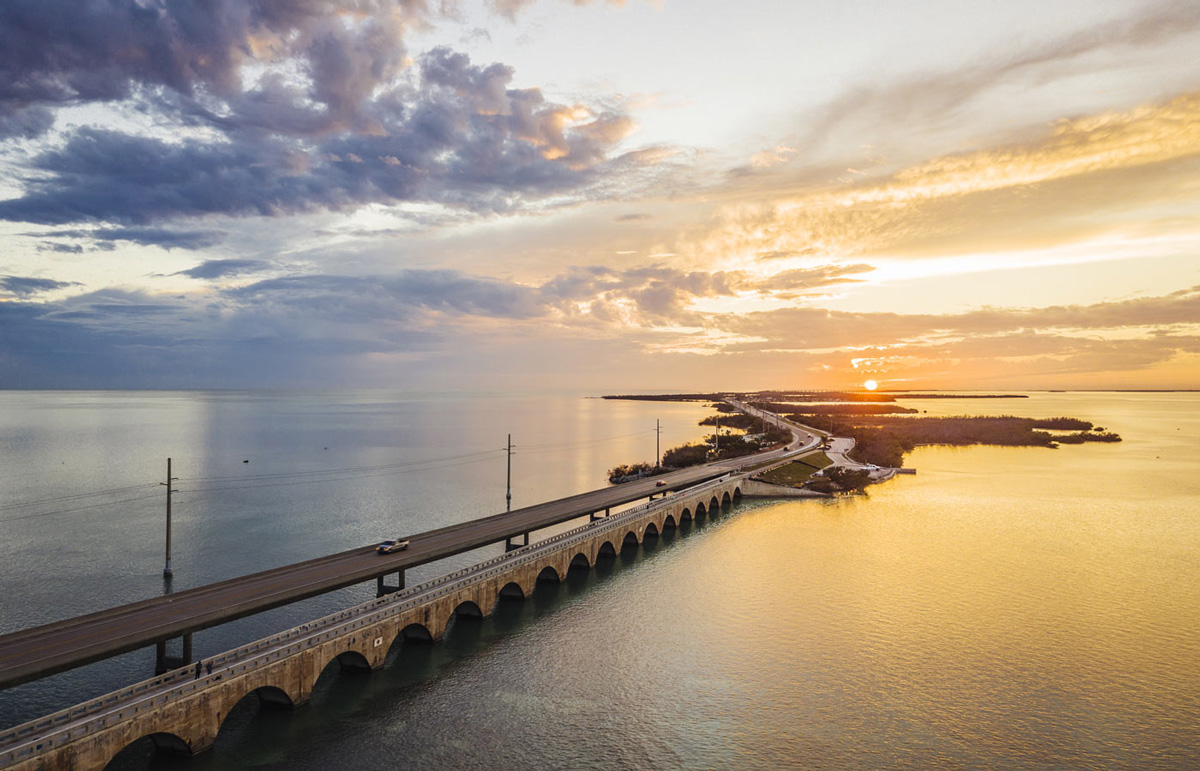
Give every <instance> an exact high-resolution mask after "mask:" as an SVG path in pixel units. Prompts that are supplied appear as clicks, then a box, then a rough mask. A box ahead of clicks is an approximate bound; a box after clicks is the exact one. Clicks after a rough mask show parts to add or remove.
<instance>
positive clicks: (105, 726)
mask: <svg viewBox="0 0 1200 771" xmlns="http://www.w3.org/2000/svg"><path fill="white" fill-rule="evenodd" d="M794 451H795V450H794V449H793V451H792V452H789V453H787V454H788V455H789V456H790V455H791V454H794ZM755 460H756V461H757V462H758V463H762V462H763V457H762V456H758V457H757V458H756V459H755ZM747 476H748V475H747V474H746V473H736V472H725V473H723V474H722V475H721V476H719V477H717V478H716V479H712V480H709V481H706V482H703V483H701V484H698V485H696V486H693V487H689V488H687V489H684V490H681V491H679V492H675V493H672V494H668V495H665V496H664V497H661V498H657V499H653V500H650V501H648V502H646V503H643V504H641V505H639V506H636V507H634V508H632V509H629V510H626V511H623V512H620V513H616V514H612V515H611V516H606V517H600V518H597V519H593V520H592V521H589V522H588V523H587V524H584V525H581V526H579V527H576V528H574V529H572V530H569V531H567V532H564V533H560V534H558V535H555V536H552V537H550V538H547V539H545V540H542V541H538V542H535V543H531V544H527V545H523V546H520V547H518V548H515V549H513V550H511V551H508V552H506V553H505V554H504V555H502V556H498V557H494V558H492V559H490V560H487V561H484V562H482V563H480V564H478V565H474V566H472V567H469V568H465V569H462V570H459V571H456V572H454V573H450V574H448V575H445V576H442V577H440V578H437V579H435V580H432V581H429V582H426V583H423V584H419V585H416V586H411V587H407V588H404V589H400V590H398V591H394V592H390V593H387V594H385V595H384V596H382V597H379V598H377V599H375V600H373V601H371V602H367V603H364V604H362V605H359V606H357V607H354V608H350V609H348V610H344V611H341V612H339V613H335V614H333V615H330V616H326V617H325V618H322V619H318V620H316V621H313V622H311V623H307V624H302V625H301V626H298V627H295V628H293V629H289V630H287V631H285V632H282V633H279V634H276V635H274V636H271V637H268V638H265V639H262V640H258V641H256V642H254V643H251V644H249V645H246V646H243V647H241V648H238V649H236V650H232V651H229V652H227V653H223V654H221V655H219V656H216V657H215V658H212V659H208V660H206V662H205V663H206V664H211V671H209V670H208V669H204V670H201V671H197V670H196V669H195V668H193V667H191V666H186V667H182V668H179V669H175V670H173V671H171V672H167V673H165V674H163V675H162V676H159V677H156V678H154V679H152V680H147V681H144V682H141V683H138V684H137V685H134V686H132V687H129V688H126V689H123V690H120V691H117V692H115V693H111V694H108V695H107V696H103V697H101V698H98V699H94V700H92V701H89V702H86V703H83V704H80V705H77V706H75V707H72V708H70V709H67V710H63V711H61V712H58V713H55V714H53V715H49V716H47V717H44V718H41V719H39V720H35V721H32V722H29V723H26V724H24V725H20V726H17V727H15V728H12V729H8V730H6V731H2V732H0V768H4V769H8V768H11V769H14V770H15V771H34V769H38V770H39V771H57V770H58V769H101V768H104V766H105V765H107V764H108V763H109V762H110V761H111V760H112V758H113V757H115V756H116V755H117V754H118V753H119V752H120V751H121V750H122V749H124V748H125V747H126V746H128V745H129V744H131V743H132V742H134V741H137V740H139V739H142V738H144V737H150V738H151V739H152V740H153V741H154V743H155V745H156V746H158V747H159V748H162V749H168V750H174V751H179V752H191V753H195V752H200V751H203V750H205V749H208V748H209V747H211V746H212V744H213V743H214V742H215V741H216V738H217V734H218V732H219V731H220V728H221V724H222V722H223V721H224V720H225V718H226V717H227V716H228V715H229V713H230V712H231V711H232V710H233V708H234V707H235V706H236V705H237V704H238V703H239V702H240V701H242V699H244V698H246V697H248V696H250V695H251V694H256V695H257V696H258V697H259V698H260V699H262V700H263V701H264V702H267V703H275V704H282V705H290V706H294V705H298V704H303V703H304V702H306V701H307V700H308V698H309V696H310V694H311V693H312V690H313V686H314V684H315V683H316V682H317V679H318V678H319V677H320V675H321V673H322V672H323V671H324V670H325V669H326V668H327V667H330V666H334V665H335V662H337V664H336V665H337V666H344V667H358V668H363V669H374V668H378V667H381V666H382V665H383V662H384V660H385V658H386V657H387V654H388V652H389V650H390V649H391V648H392V646H394V645H397V644H403V643H404V642H405V641H407V640H422V641H433V640H438V639H440V638H441V637H442V635H443V634H444V632H445V630H446V628H447V626H448V625H449V624H450V622H451V620H452V619H453V618H455V617H456V616H477V617H486V616H489V615H491V614H492V612H493V611H494V609H495V607H496V605H497V603H498V602H501V601H503V600H504V599H505V598H513V599H524V598H525V597H528V596H529V595H530V593H531V592H532V591H533V589H534V587H535V585H536V583H537V582H538V581H561V580H563V579H564V578H565V577H566V575H567V572H568V571H569V570H572V569H587V568H590V567H592V566H593V565H595V563H596V561H597V560H598V559H601V558H603V557H604V556H605V555H614V556H615V555H616V553H617V552H619V551H620V550H621V549H622V548H624V547H625V546H632V545H636V544H640V543H641V542H642V541H643V540H644V539H646V538H653V537H656V536H657V535H659V534H660V533H662V532H663V531H664V530H668V529H671V528H675V527H677V526H678V525H679V524H680V523H682V522H686V521H689V520H692V519H696V518H700V517H704V516H706V515H709V514H711V513H712V512H714V511H716V510H717V509H719V507H721V506H722V505H726V504H729V503H731V502H732V501H734V500H736V499H737V498H739V497H741V496H742V486H743V484H744V483H745V482H746V479H747ZM660 489H661V488H660ZM414 545H415V541H414ZM314 562H315V563H318V564H323V563H322V562H321V561H320V560H315V561H314ZM302 564H306V563H302Z"/></svg>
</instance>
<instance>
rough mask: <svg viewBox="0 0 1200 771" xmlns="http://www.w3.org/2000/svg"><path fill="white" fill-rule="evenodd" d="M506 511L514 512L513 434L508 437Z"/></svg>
mask: <svg viewBox="0 0 1200 771" xmlns="http://www.w3.org/2000/svg"><path fill="white" fill-rule="evenodd" d="M504 509H505V511H512V434H509V435H508V479H507V482H506V490H505V493H504Z"/></svg>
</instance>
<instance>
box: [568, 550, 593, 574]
mask: <svg viewBox="0 0 1200 771" xmlns="http://www.w3.org/2000/svg"><path fill="white" fill-rule="evenodd" d="M591 566H592V561H591V560H590V559H588V556H587V555H586V554H584V553H583V552H578V553H576V554H575V556H574V557H572V558H571V564H570V565H568V566H567V570H587V569H589V568H590V567H591Z"/></svg>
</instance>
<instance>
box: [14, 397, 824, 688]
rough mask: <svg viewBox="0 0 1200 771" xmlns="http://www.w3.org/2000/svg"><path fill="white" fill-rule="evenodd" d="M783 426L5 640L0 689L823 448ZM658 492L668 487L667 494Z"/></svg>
mask: <svg viewBox="0 0 1200 771" xmlns="http://www.w3.org/2000/svg"><path fill="white" fill-rule="evenodd" d="M734 406H735V407H738V408H739V409H744V408H743V407H742V406H741V405H737V404H735V405H734ZM769 416H770V414H768V417H769ZM785 425H788V426H789V427H790V428H791V430H792V434H793V441H792V443H791V444H789V445H788V446H787V447H783V448H780V449H777V450H772V451H770V452H766V453H760V454H757V455H749V456H745V457H742V458H734V459H730V460H725V461H717V462H715V463H709V464H706V465H704V466H697V467H693V468H688V469H682V470H680V471H674V472H671V473H669V474H662V475H659V476H656V477H651V478H649V479H644V480H639V481H636V482H627V483H625V484H621V485H616V486H613V487H605V488H602V489H599V490H592V491H591V492H586V493H581V494H579V495H573V496H570V497H567V498H561V499H559V500H555V501H549V502H546V503H540V504H538V505H536V506H528V507H525V508H521V509H517V510H515V511H511V512H505V513H502V514H495V515H492V516H490V517H484V518H483V519H476V520H472V521H470V522H461V523H459V524H456V525H449V526H447V527H442V528H438V529H436V530H430V531H427V532H424V533H416V534H413V535H410V536H408V538H409V540H410V541H411V545H410V546H409V547H408V549H406V550H405V551H402V552H397V553H395V554H388V555H380V554H376V553H375V548H374V546H363V547H360V548H357V549H351V550H349V551H344V552H340V553H338V554H330V555H327V556H324V557H318V558H316V559H311V560H306V561H304V562H297V563H294V564H291V565H284V566H282V567H278V568H273V569H271V570H265V571H263V572H261V573H253V574H251V575H246V576H240V577H238V578H232V579H228V580H226V581H220V582H218V583H213V584H207V585H205V586H198V587H196V588H194V589H188V590H185V591H181V592H176V593H174V594H169V595H164V596H161V597H154V598H151V599H147V600H142V601H140V602H135V603H131V604H128V605H121V606H118V607H115V608H109V609H107V610H102V611H98V612H96V613H90V614H88V615H85V616H78V617H75V618H70V619H65V620H63V621H57V622H54V623H50V624H44V625H42V626H36V627H31V628H29V629H23V630H21V631H18V632H13V633H11V634H6V635H3V636H0V688H6V687H9V686H13V685H17V684H19V683H24V682H28V681H30V680H36V679H38V678H40V677H45V676H47V675H51V674H54V673H56V672H62V671H65V670H68V669H73V668H75V667H79V666H82V665H84V664H88V663H90V662H93V661H98V660H100V659H105V658H109V657H111V656H116V655H119V654H121V653H125V652H127V651H132V650H136V649H138V648H143V647H146V646H148V645H152V644H154V643H157V642H160V641H163V640H170V639H173V638H176V637H179V636H181V635H184V634H189V633H192V632H196V631H198V630H201V629H206V628H209V627H213V626H217V625H219V624H224V623H226V622H228V621H233V620H234V619H238V618H243V617H245V616H249V615H253V614H255V613H261V612H262V611H265V610H269V609H271V608H275V607H279V606H281V605H287V604H289V603H293V602H297V601H299V600H303V599H306V598H308V597H314V596H316V595H319V594H324V593H326V592H331V591H334V590H336V589H341V588H343V587H347V586H352V585H354V584H358V583H363V582H365V581H370V580H371V579H374V578H377V577H379V576H383V575H387V574H389V573H395V572H397V571H400V570H405V569H407V568H411V567H415V566H417V565H423V564H426V563H429V562H435V561H437V560H440V559H445V558H446V557H450V556H453V555H455V554H460V553H462V552H466V551H470V550H472V549H478V548H480V547H482V546H487V545H488V544H492V543H497V542H499V541H503V540H505V539H506V538H509V537H512V536H517V535H521V534H523V533H528V532H531V531H534V530H539V529H542V528H546V527H551V526H553V525H557V524H559V523H562V522H566V521H569V520H571V519H575V518H578V517H582V516H586V515H588V514H591V513H594V512H599V511H604V510H605V509H608V508H612V507H615V506H621V505H623V504H626V503H630V502H632V501H635V500H638V499H639V498H646V497H649V496H650V495H652V494H654V493H661V492H665V491H668V490H674V489H679V488H683V487H687V486H689V485H694V484H698V483H700V482H704V481H706V480H708V479H713V478H715V477H718V476H721V475H722V474H726V473H729V472H733V471H738V470H740V469H742V468H743V467H746V466H755V465H761V464H762V463H764V462H767V461H772V460H777V459H780V458H783V457H786V456H790V455H795V454H799V453H802V452H807V451H809V450H811V449H814V448H815V447H816V446H817V444H819V442H820V439H819V438H818V437H817V436H815V435H814V433H813V432H811V431H805V430H803V429H801V428H800V427H797V426H794V425H792V424H787V423H786V422H785ZM659 482H665V485H664V486H661V487H660V486H659V485H658V483H659ZM385 535H392V534H391V533H387V534H385Z"/></svg>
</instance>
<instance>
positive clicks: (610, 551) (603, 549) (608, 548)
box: [596, 541, 617, 560]
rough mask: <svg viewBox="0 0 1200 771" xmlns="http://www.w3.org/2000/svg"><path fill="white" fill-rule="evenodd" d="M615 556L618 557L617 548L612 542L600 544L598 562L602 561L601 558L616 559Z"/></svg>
mask: <svg viewBox="0 0 1200 771" xmlns="http://www.w3.org/2000/svg"><path fill="white" fill-rule="evenodd" d="M615 556H617V547H615V546H613V542H612V541H605V542H604V543H602V544H600V547H599V548H598V549H596V559H597V560H598V559H600V558H601V557H615Z"/></svg>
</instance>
